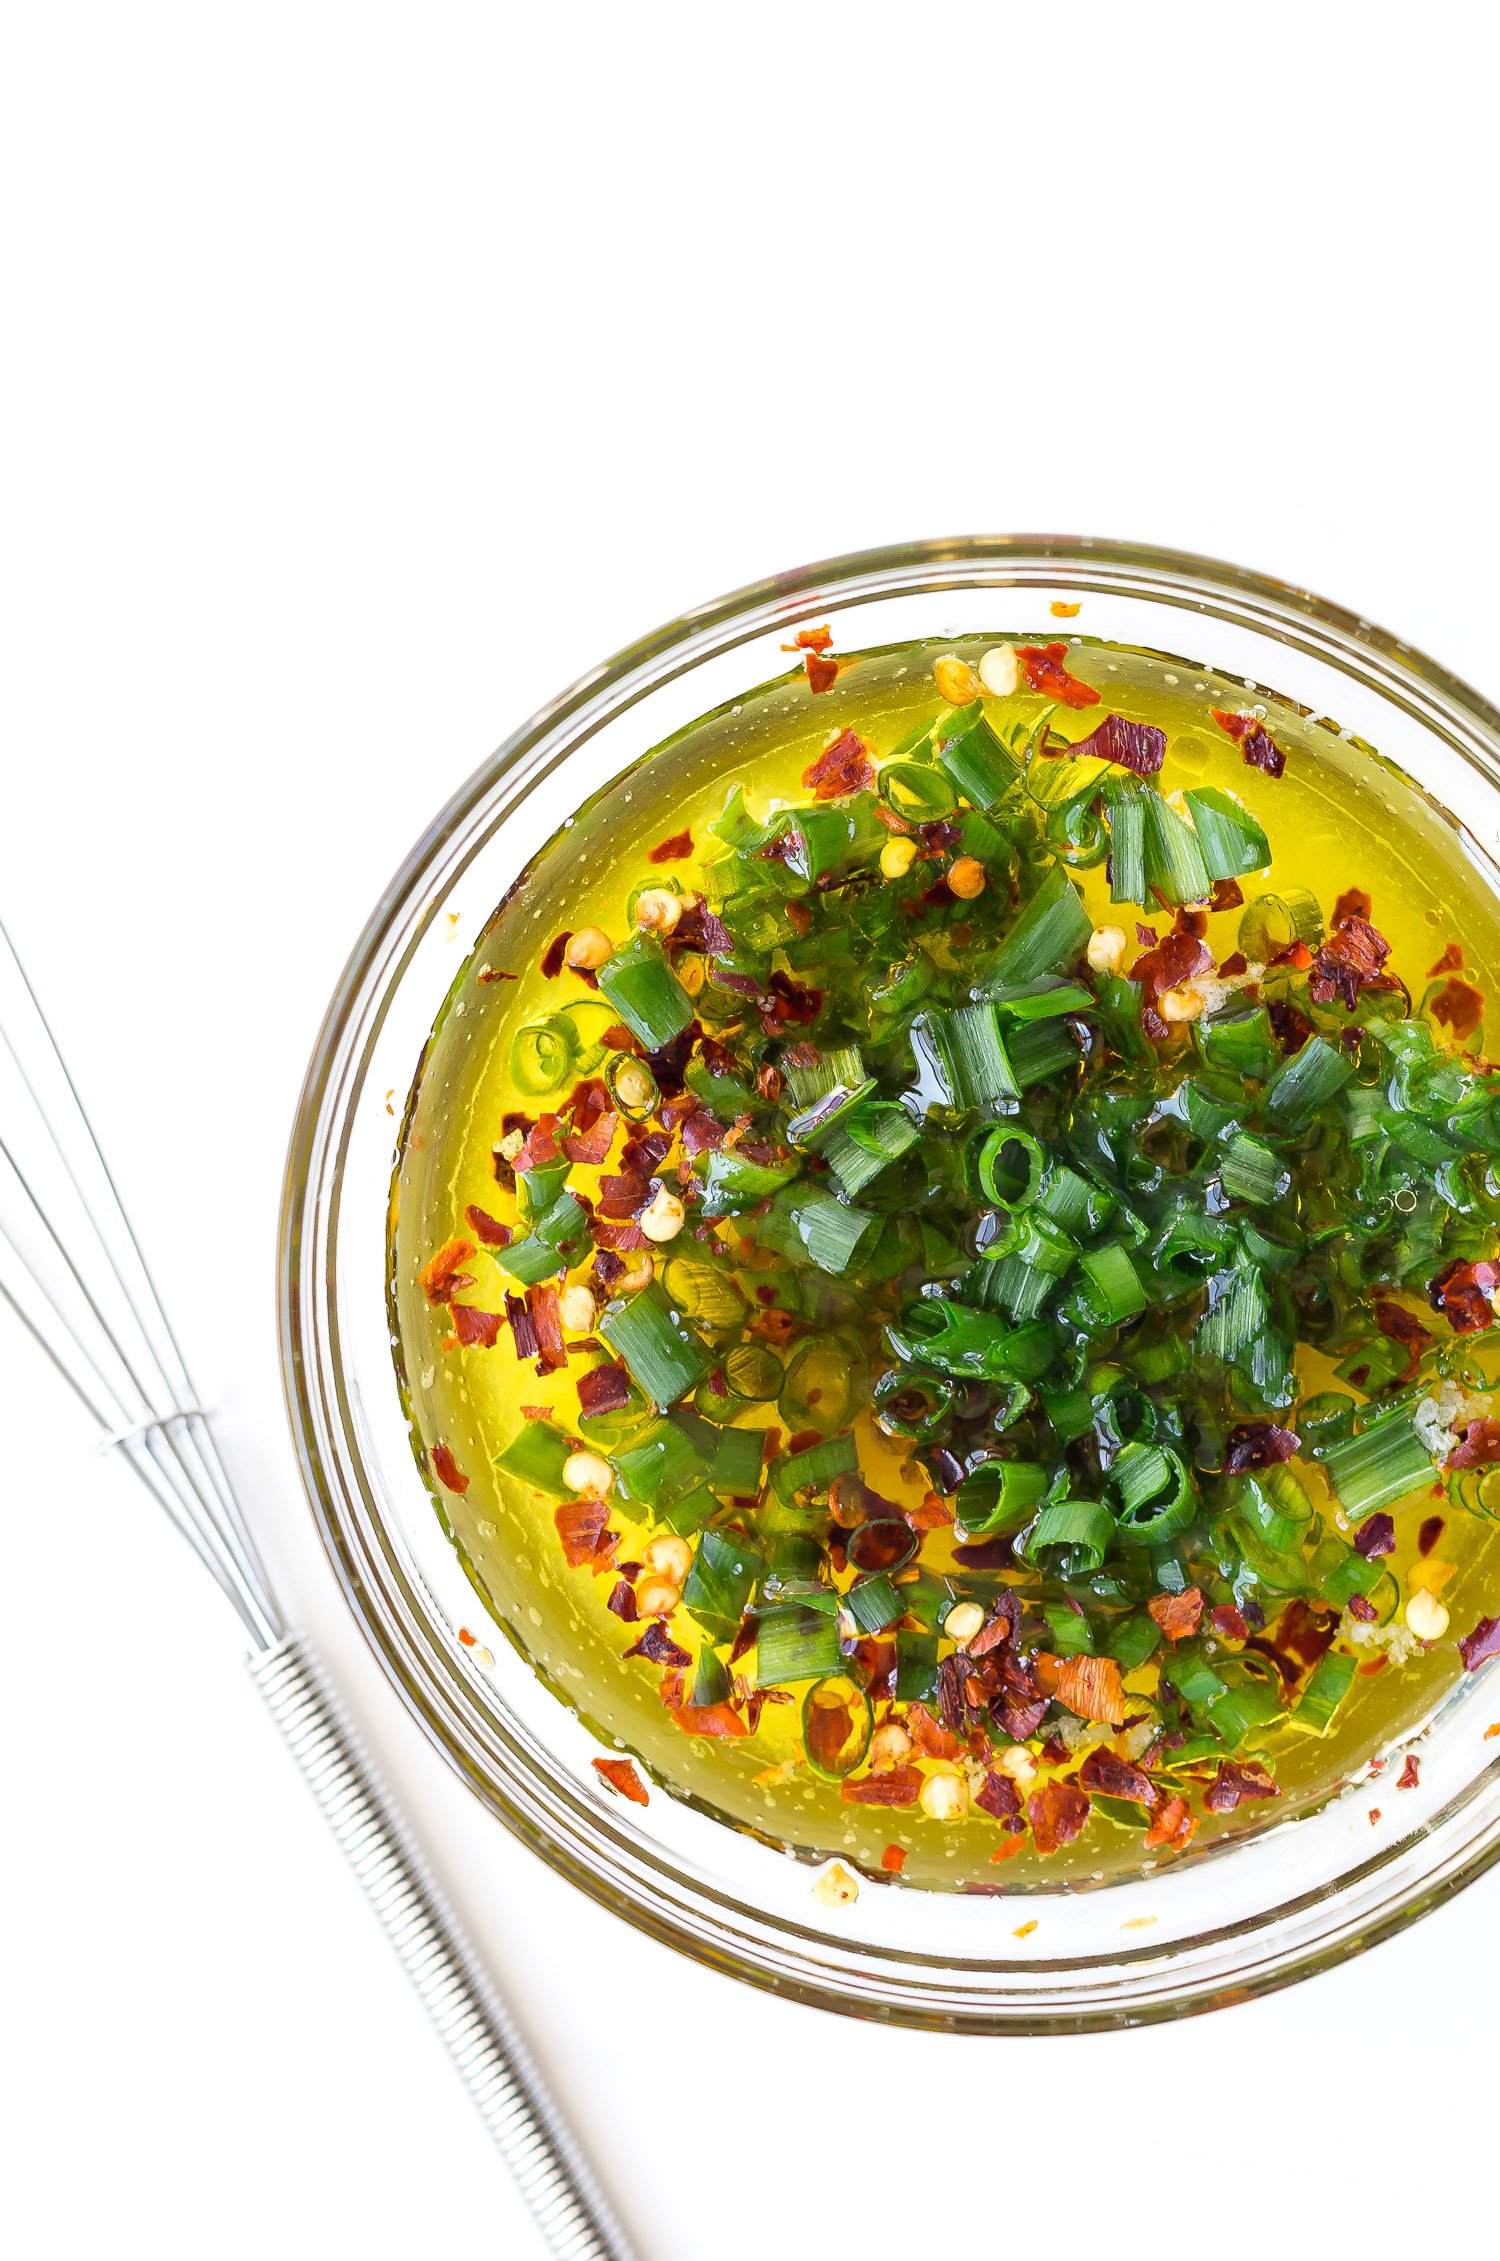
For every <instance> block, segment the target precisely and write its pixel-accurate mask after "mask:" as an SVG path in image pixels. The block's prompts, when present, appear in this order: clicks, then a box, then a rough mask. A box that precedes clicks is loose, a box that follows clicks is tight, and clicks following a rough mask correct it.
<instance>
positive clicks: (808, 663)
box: [803, 652, 839, 698]
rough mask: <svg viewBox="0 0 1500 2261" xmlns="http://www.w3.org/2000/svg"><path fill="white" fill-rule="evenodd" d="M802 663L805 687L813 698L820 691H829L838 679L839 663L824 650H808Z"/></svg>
mask: <svg viewBox="0 0 1500 2261" xmlns="http://www.w3.org/2000/svg"><path fill="white" fill-rule="evenodd" d="M803 665H804V666H805V667H806V669H807V687H808V689H809V690H810V691H811V692H812V694H813V696H814V697H815V698H816V697H817V695H818V693H819V692H820V691H831V690H832V689H833V686H834V684H835V683H837V681H838V679H839V663H838V661H837V660H836V659H831V658H829V656H828V654H827V653H826V652H809V653H808V655H807V658H806V660H805V661H804V662H803Z"/></svg>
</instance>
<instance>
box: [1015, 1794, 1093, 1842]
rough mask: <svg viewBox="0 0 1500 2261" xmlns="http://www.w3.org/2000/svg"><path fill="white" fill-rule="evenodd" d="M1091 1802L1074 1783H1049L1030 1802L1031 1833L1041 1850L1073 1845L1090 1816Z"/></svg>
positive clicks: (1031, 1797) (1027, 1811)
mask: <svg viewBox="0 0 1500 2261" xmlns="http://www.w3.org/2000/svg"><path fill="white" fill-rule="evenodd" d="M1089 1811H1090V1808H1089V1801H1088V1798H1087V1797H1086V1796H1085V1794H1084V1792H1083V1791H1082V1790H1080V1789H1079V1788H1078V1785H1077V1784H1076V1783H1074V1782H1047V1783H1044V1784H1043V1786H1042V1787H1041V1789H1040V1790H1034V1791H1033V1792H1032V1794H1031V1796H1030V1797H1029V1798H1028V1799H1027V1801H1026V1813H1027V1817H1028V1819H1029V1820H1030V1822H1031V1834H1032V1837H1033V1838H1034V1839H1035V1841H1036V1849H1037V1851H1038V1852H1039V1853H1043V1854H1046V1853H1055V1852H1056V1851H1057V1850H1058V1848H1059V1847H1060V1846H1062V1845H1071V1844H1072V1842H1073V1839H1074V1838H1075V1837H1076V1836H1077V1835H1078V1834H1079V1832H1080V1831H1081V1830H1082V1828H1083V1825H1084V1823H1085V1822H1086V1821H1087V1820H1088V1818H1089Z"/></svg>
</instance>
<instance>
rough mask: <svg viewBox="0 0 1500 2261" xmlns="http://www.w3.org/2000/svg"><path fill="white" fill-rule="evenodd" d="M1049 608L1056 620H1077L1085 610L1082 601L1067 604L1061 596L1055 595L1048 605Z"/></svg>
mask: <svg viewBox="0 0 1500 2261" xmlns="http://www.w3.org/2000/svg"><path fill="white" fill-rule="evenodd" d="M1047 610H1048V611H1049V612H1050V613H1051V615H1052V617H1053V619H1054V620H1076V619H1077V618H1078V615H1079V614H1080V613H1081V612H1082V610H1083V605H1082V603H1081V602H1080V603H1078V604H1065V603H1064V601H1063V599H1062V598H1061V597H1054V598H1053V599H1052V602H1051V604H1049V605H1048V607H1047Z"/></svg>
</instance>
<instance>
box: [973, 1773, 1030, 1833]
mask: <svg viewBox="0 0 1500 2261" xmlns="http://www.w3.org/2000/svg"><path fill="white" fill-rule="evenodd" d="M974 1803H975V1805H976V1806H978V1807H979V1808H980V1810H981V1811H982V1812H984V1813H987V1814H989V1815H991V1816H992V1817H993V1819H994V1820H996V1821H1009V1820H1010V1819H1011V1817H1012V1816H1013V1815H1015V1814H1018V1813H1019V1812H1020V1810H1021V1793H1020V1792H1019V1790H1017V1788H1016V1786H1015V1784H1014V1783H1013V1782H1012V1781H1011V1779H1010V1776H1009V1775H1008V1774H999V1773H997V1772H996V1770H995V1769H994V1768H993V1767H991V1768H990V1769H989V1770H988V1772H987V1773H986V1775H985V1778H984V1780H983V1782H981V1784H980V1785H979V1788H978V1789H977V1790H976V1791H975V1793H974Z"/></svg>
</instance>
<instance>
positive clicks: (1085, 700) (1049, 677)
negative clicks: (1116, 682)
mask: <svg viewBox="0 0 1500 2261" xmlns="http://www.w3.org/2000/svg"><path fill="white" fill-rule="evenodd" d="M1067 656H1068V647H1067V645H1066V644H1064V643H1056V644H1022V645H1020V646H1019V647H1018V649H1017V651H1016V657H1017V659H1018V660H1019V661H1020V662H1021V666H1022V669H1023V670H1024V672H1025V676H1026V683H1027V687H1028V689H1030V690H1033V691H1039V692H1040V693H1041V694H1042V696H1043V698H1047V699H1056V700H1057V701H1058V703H1059V704H1060V705H1061V706H1065V707H1096V706H1097V705H1098V704H1099V693H1098V692H1097V691H1095V690H1093V689H1091V688H1090V686H1089V685H1088V684H1087V683H1080V681H1079V680H1078V677H1077V676H1076V675H1070V674H1069V673H1068V670H1067V667H1066V665H1065V664H1064V663H1065V661H1066V659H1067Z"/></svg>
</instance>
